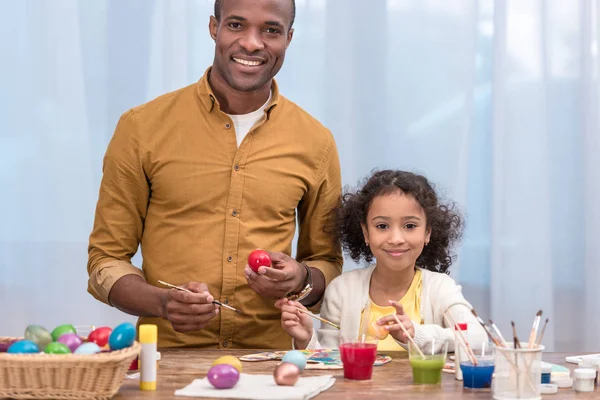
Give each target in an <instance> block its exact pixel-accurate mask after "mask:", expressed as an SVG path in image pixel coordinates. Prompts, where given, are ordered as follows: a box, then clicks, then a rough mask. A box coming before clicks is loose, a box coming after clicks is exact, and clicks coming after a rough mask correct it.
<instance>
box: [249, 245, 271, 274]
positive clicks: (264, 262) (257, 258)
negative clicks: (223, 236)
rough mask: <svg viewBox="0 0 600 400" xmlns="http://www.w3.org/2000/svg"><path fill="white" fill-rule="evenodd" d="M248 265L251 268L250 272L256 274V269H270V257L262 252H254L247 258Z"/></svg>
mask: <svg viewBox="0 0 600 400" xmlns="http://www.w3.org/2000/svg"><path fill="white" fill-rule="evenodd" d="M248 265H249V266H250V268H252V271H254V272H256V273H258V267H263V266H264V267H270V266H271V256H270V255H269V253H268V252H266V251H264V250H259V249H257V250H254V251H253V252H252V253H250V255H249V256H248Z"/></svg>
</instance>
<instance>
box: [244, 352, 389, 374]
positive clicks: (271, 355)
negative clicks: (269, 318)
mask: <svg viewBox="0 0 600 400" xmlns="http://www.w3.org/2000/svg"><path fill="white" fill-rule="evenodd" d="M301 352H302V353H303V354H304V355H306V358H307V360H306V362H307V363H306V369H343V368H344V367H343V364H342V359H341V358H340V351H339V350H338V349H319V350H301ZM285 353H287V350H286V351H266V352H262V353H255V354H249V355H246V356H241V357H240V360H241V361H248V362H256V361H269V360H281V358H282V357H283V356H284V355H285ZM390 361H392V358H391V357H390V356H386V355H384V354H377V359H376V360H375V363H374V364H373V365H374V366H376V367H378V366H380V365H384V364H387V363H389V362H390Z"/></svg>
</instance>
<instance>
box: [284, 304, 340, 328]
mask: <svg viewBox="0 0 600 400" xmlns="http://www.w3.org/2000/svg"><path fill="white" fill-rule="evenodd" d="M292 307H294V308H295V309H296V310H298V311H300V312H301V313H302V314H306V315H308V316H309V317H313V318H315V319H318V320H319V321H321V322H324V323H326V324H327V325H331V326H333V327H334V328H337V329H340V326H339V325H336V324H334V323H333V322H331V321H328V320H326V319H325V318H321V317H319V316H316V315H315V314H313V313H311V312H310V311H306V310H303V309H301V308H299V307H296V306H292Z"/></svg>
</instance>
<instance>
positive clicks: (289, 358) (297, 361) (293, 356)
mask: <svg viewBox="0 0 600 400" xmlns="http://www.w3.org/2000/svg"><path fill="white" fill-rule="evenodd" d="M281 361H282V362H289V363H292V364H294V365H295V366H296V367H298V369H299V370H300V372H302V371H304V368H305V367H306V356H304V353H302V352H301V351H300V350H290V351H288V352H287V353H285V354H284V356H283V357H282V358H281Z"/></svg>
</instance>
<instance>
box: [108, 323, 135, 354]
mask: <svg viewBox="0 0 600 400" xmlns="http://www.w3.org/2000/svg"><path fill="white" fill-rule="evenodd" d="M134 340H135V326H133V325H132V324H130V323H129V322H124V323H122V324H121V325H119V326H117V327H116V328H115V329H113V331H112V333H111V334H110V337H109V338H108V345H109V346H110V349H111V350H121V349H124V348H126V347H129V346H131V345H132V344H133V342H134Z"/></svg>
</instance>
